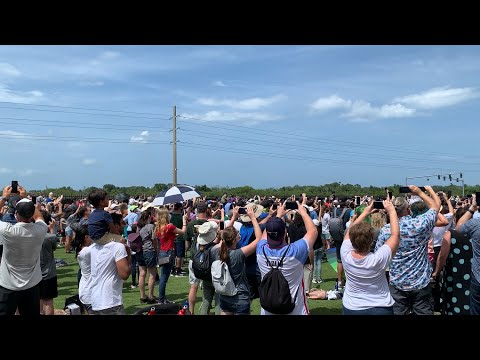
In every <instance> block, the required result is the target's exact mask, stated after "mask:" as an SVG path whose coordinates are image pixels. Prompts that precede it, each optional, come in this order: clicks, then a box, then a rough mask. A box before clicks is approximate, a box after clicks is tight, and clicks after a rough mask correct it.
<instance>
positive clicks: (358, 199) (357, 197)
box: [355, 196, 360, 206]
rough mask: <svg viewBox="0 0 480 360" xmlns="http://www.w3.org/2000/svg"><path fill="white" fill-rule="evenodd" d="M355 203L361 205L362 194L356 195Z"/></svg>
mask: <svg viewBox="0 0 480 360" xmlns="http://www.w3.org/2000/svg"><path fill="white" fill-rule="evenodd" d="M355 205H356V206H360V196H355Z"/></svg>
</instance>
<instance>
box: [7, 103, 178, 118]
mask: <svg viewBox="0 0 480 360" xmlns="http://www.w3.org/2000/svg"><path fill="white" fill-rule="evenodd" d="M0 109H15V110H28V111H43V112H53V113H65V114H79V115H96V116H112V117H123V118H129V119H149V120H160V121H169V120H171V118H155V117H146V116H131V115H115V114H98V113H97V114H96V113H85V112H78V111H64V110H46V109H28V108H22V107H12V106H0Z"/></svg>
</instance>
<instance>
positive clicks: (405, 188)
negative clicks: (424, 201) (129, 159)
mask: <svg viewBox="0 0 480 360" xmlns="http://www.w3.org/2000/svg"><path fill="white" fill-rule="evenodd" d="M418 188H419V189H420V190H422V191H426V190H427V189H425V187H423V186H419V187H418ZM398 191H399V192H400V193H410V192H412V190H410V188H409V187H408V186H401V187H400V188H399V189H398Z"/></svg>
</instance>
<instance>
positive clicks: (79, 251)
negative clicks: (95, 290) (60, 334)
mask: <svg viewBox="0 0 480 360" xmlns="http://www.w3.org/2000/svg"><path fill="white" fill-rule="evenodd" d="M72 229H73V231H74V233H75V236H74V238H73V241H72V247H73V248H74V249H75V257H76V258H77V261H78V265H79V267H80V273H81V276H80V281H79V283H78V297H79V299H80V301H81V302H82V304H83V307H84V308H85V312H86V313H87V314H89V315H92V314H93V310H92V293H91V282H92V280H91V279H92V278H91V276H90V273H91V258H90V250H91V245H92V243H93V242H92V239H91V238H90V236H89V235H88V225H87V224H84V225H81V224H80V223H74V224H73V225H72Z"/></svg>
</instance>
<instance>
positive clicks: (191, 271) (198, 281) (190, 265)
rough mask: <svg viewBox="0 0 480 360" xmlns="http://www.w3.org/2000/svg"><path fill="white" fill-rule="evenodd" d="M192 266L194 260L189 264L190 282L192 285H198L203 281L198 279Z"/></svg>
mask: <svg viewBox="0 0 480 360" xmlns="http://www.w3.org/2000/svg"><path fill="white" fill-rule="evenodd" d="M192 264H193V260H190V261H189V262H188V282H189V283H190V285H194V284H197V285H198V284H200V282H201V281H202V280H200V279H197V278H196V277H195V274H194V273H193V268H192Z"/></svg>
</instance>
